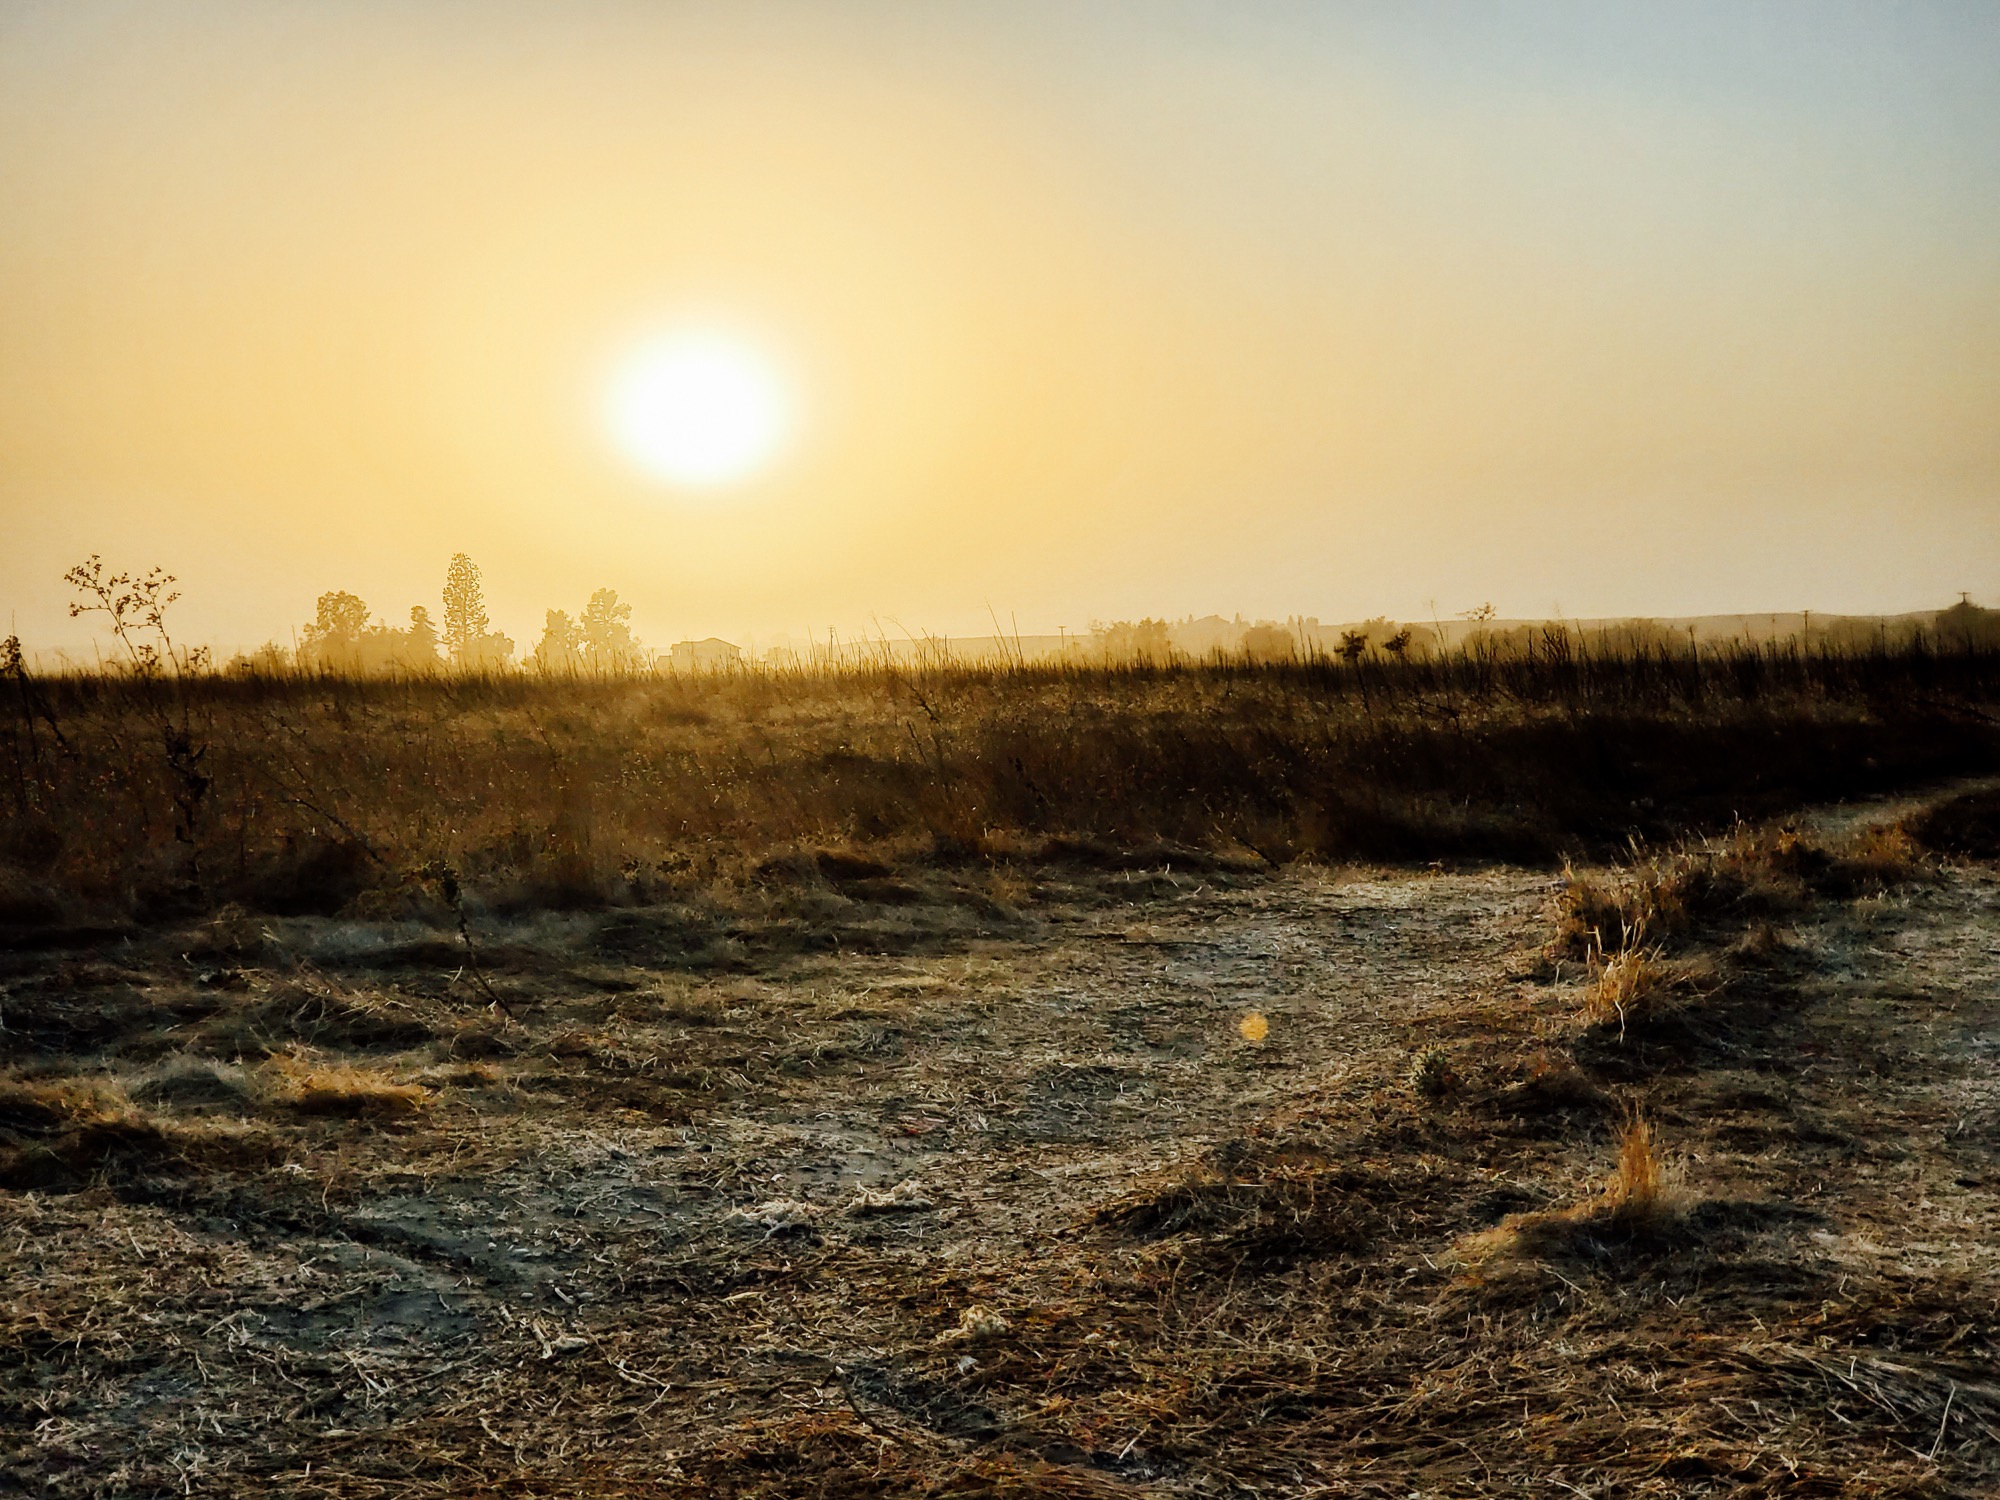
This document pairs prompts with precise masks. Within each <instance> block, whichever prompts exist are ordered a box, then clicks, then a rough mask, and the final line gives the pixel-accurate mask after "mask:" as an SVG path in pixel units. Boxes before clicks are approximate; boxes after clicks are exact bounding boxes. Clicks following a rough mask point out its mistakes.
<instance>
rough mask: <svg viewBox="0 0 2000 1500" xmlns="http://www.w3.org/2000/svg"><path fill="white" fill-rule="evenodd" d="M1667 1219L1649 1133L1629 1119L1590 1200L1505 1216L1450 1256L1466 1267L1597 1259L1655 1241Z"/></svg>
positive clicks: (1667, 1201) (1661, 1171)
mask: <svg viewBox="0 0 2000 1500" xmlns="http://www.w3.org/2000/svg"><path fill="white" fill-rule="evenodd" d="M1672 1215H1673V1207H1672V1201H1671V1198H1670V1196H1669V1194H1668V1191H1667V1186H1666V1168H1665V1165H1664V1163H1663V1162H1662V1161H1661V1158H1660V1151H1659V1143H1658V1141H1657V1140H1656V1139H1655V1137H1654V1134H1653V1127H1652V1125H1651V1124H1650V1123H1648V1122H1647V1121H1646V1120H1644V1119H1642V1118H1639V1117H1637V1116H1634V1117H1633V1118H1631V1119H1630V1120H1628V1121H1627V1122H1626V1124H1625V1126H1624V1128H1623V1129H1622V1130H1621V1131H1620V1132H1619V1136H1618V1163H1617V1166H1616V1168H1615V1169H1614V1170H1613V1171H1612V1172H1611V1174H1610V1176H1609V1177H1608V1178H1607V1179H1606V1181H1605V1184H1604V1187H1603V1189H1602V1191H1600V1192H1599V1193H1598V1194H1597V1195H1596V1196H1594V1197H1592V1198H1589V1199H1586V1200H1585V1201H1584V1202H1582V1203H1579V1204H1576V1205H1574V1206H1572V1207H1570V1208H1564V1209H1554V1210H1549V1211H1546V1212H1542V1213H1529V1214H1513V1215H1510V1216H1509V1217H1508V1218H1506V1219H1504V1220H1502V1221H1501V1222H1500V1223H1499V1224H1498V1225H1496V1226H1494V1227H1493V1228H1492V1229H1487V1230H1483V1231H1481V1232H1480V1233H1478V1234H1475V1235H1471V1236H1469V1237H1467V1238H1466V1239H1465V1240H1462V1241H1461V1242H1460V1243H1459V1245H1458V1247H1457V1250H1456V1251H1455V1252H1454V1253H1455V1258H1457V1259H1458V1260H1459V1261H1461V1262H1463V1263H1465V1264H1469V1265H1479V1264H1483V1263H1486V1262H1490V1261H1503V1260H1508V1259H1533V1258H1537V1257H1550V1256H1555V1257H1562V1256H1568V1255H1573V1254H1577V1253H1580V1252H1581V1253H1589V1254H1602V1253H1604V1252H1605V1251H1606V1250H1607V1249H1609V1248H1611V1247H1612V1246H1614V1245H1617V1244H1621V1243H1622V1244H1631V1243H1632V1242H1634V1241H1637V1240H1644V1239H1649V1238H1653V1237H1656V1236H1657V1235H1658V1234H1659V1233H1660V1232H1661V1231H1662V1230H1663V1229H1665V1228H1666V1227H1667V1224H1668V1222H1669V1220H1670V1219H1671V1218H1672Z"/></svg>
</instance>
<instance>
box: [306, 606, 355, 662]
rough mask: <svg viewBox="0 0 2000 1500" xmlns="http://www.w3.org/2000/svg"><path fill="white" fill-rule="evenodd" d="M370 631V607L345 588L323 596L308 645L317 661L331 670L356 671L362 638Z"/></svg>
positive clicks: (311, 625)
mask: <svg viewBox="0 0 2000 1500" xmlns="http://www.w3.org/2000/svg"><path fill="white" fill-rule="evenodd" d="M367 630H368V606H367V605H366V604H364V603H362V602H361V599H360V598H359V597H358V596H357V595H354V594H350V593H348V592H347V591H346V590H345V589H335V590H333V591H331V592H329V593H325V594H321V595H320V596H319V604H318V607H317V608H316V609H315V610H314V611H313V622H312V624H310V625H308V626H306V628H305V632H304V634H305V644H306V647H307V649H308V650H309V651H310V652H311V654H312V657H313V659H314V661H315V662H316V664H317V665H318V666H319V667H320V668H321V669H322V670H323V671H329V672H352V671H355V670H357V669H358V668H359V667H360V665H361V640H362V637H363V636H364V635H365V634H366V633H367Z"/></svg>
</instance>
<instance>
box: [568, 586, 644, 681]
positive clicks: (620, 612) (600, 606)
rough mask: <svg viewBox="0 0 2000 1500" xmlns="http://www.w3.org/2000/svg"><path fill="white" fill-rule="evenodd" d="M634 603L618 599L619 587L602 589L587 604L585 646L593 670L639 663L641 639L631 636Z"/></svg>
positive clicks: (624, 668)
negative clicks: (623, 602)
mask: <svg viewBox="0 0 2000 1500" xmlns="http://www.w3.org/2000/svg"><path fill="white" fill-rule="evenodd" d="M631 622H632V606H631V605H629V604H620V603H619V602H618V591H617V590H616V589H599V590H598V591H597V592H596V593H594V594H592V595H591V596H590V603H589V604H587V605H585V606H584V610H583V621H582V627H581V629H582V635H583V649H584V653H585V655H586V657H587V658H588V660H589V662H590V669H591V670H592V671H593V672H623V671H629V670H630V669H631V668H632V667H633V666H635V665H637V663H638V660H639V643H638V642H637V641H635V640H634V639H632V623H631Z"/></svg>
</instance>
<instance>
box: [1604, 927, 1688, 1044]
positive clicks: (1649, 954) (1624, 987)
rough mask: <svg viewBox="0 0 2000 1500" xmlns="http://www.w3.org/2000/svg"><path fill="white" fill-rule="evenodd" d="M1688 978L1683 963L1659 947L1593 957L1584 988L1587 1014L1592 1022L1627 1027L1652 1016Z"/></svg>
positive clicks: (1622, 1028) (1629, 949)
mask: <svg viewBox="0 0 2000 1500" xmlns="http://www.w3.org/2000/svg"><path fill="white" fill-rule="evenodd" d="M1684 978H1685V974H1684V971H1683V970H1682V969H1681V967H1680V966H1678V965H1675V964H1670V963H1668V962H1666V961H1665V960H1664V959H1662V958H1661V956H1660V950H1659V949H1658V948H1627V949H1624V950H1623V951H1621V952H1617V953H1613V954H1612V955H1611V956H1610V957H1609V958H1604V959H1597V958H1593V960H1592V962H1591V978H1590V983H1589V985H1588V987H1587V988H1586V989H1585V990H1584V992H1583V1015H1584V1019H1585V1021H1586V1022H1588V1023H1589V1024H1590V1025H1592V1026H1612V1025H1616V1026H1617V1028H1618V1031H1619V1034H1620V1035H1623V1034H1624V1032H1625V1028H1626V1027H1627V1026H1630V1025H1634V1024H1638V1023H1641V1022H1644V1021H1646V1020H1648V1019H1650V1018H1651V1017H1652V1016H1653V1015H1655V1014H1657V1013H1658V1011H1659V1009H1660V1007H1661V1005H1662V1003H1663V1002H1664V1001H1665V1000H1666V998H1667V997H1668V996H1669V995H1671V994H1672V993H1673V991H1674V988H1675V986H1676V985H1677V984H1678V983H1679V982H1680V981H1681V980H1682V979H1684Z"/></svg>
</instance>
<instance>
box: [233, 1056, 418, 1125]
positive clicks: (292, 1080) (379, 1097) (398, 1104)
mask: <svg viewBox="0 0 2000 1500" xmlns="http://www.w3.org/2000/svg"><path fill="white" fill-rule="evenodd" d="M265 1066H266V1068H267V1069H268V1070H269V1076H270V1079H271V1083H270V1092H269V1094H268V1098H269V1100H270V1102H271V1103H273V1104H275V1105H277V1106H279V1107H280V1108H283V1109H289V1110H292V1111H295V1112H296V1113H298V1114H302V1115H341V1116H345V1117H347V1118H350V1119H375V1120H395V1119H403V1118H405V1117H407V1116H410V1115H413V1114H415V1113H416V1112H417V1111H418V1110H420V1109H422V1108H423V1107H424V1104H425V1103H426V1101H428V1100H429V1098H430V1090H428V1089H426V1088H424V1087H423V1086H422V1085H421V1084H415V1083H396V1082H394V1081H392V1080H391V1079H389V1078H387V1077H385V1076H384V1075H383V1074H382V1073H380V1072H377V1071H375V1070H374V1069H370V1068H360V1067H355V1066H354V1065H352V1064H350V1063H327V1062H319V1061H315V1060H314V1059H312V1058H311V1057H309V1056H308V1055H306V1054H304V1053H302V1052H281V1053H277V1054H275V1055H274V1056H273V1057H272V1058H271V1059H270V1061H269V1062H268V1063H266V1065H265Z"/></svg>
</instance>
